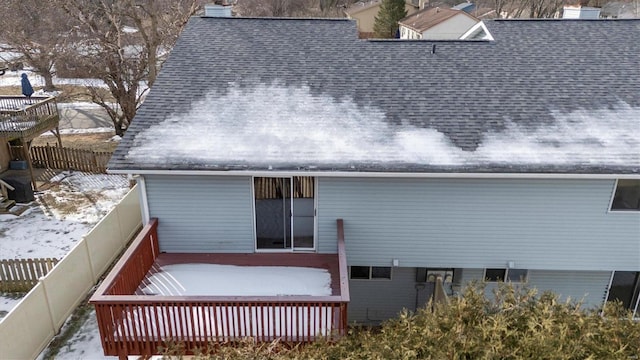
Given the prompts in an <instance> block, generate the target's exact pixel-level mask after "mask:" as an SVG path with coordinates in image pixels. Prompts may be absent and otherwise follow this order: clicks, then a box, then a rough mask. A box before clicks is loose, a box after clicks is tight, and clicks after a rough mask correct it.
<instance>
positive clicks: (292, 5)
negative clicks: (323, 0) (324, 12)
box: [234, 0, 320, 17]
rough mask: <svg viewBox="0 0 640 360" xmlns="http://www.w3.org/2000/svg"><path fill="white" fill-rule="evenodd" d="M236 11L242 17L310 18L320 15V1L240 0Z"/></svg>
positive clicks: (235, 7) (235, 8)
mask: <svg viewBox="0 0 640 360" xmlns="http://www.w3.org/2000/svg"><path fill="white" fill-rule="evenodd" d="M234 11H235V12H236V13H238V14H239V15H241V16H275V17H293V16H300V17H309V16H318V15H319V14H320V11H319V7H318V0H238V2H237V4H236V5H235V6H234Z"/></svg>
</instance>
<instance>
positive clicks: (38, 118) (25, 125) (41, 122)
mask: <svg viewBox="0 0 640 360" xmlns="http://www.w3.org/2000/svg"><path fill="white" fill-rule="evenodd" d="M59 121H60V117H59V115H58V107H57V105H56V100H55V98H53V97H31V98H26V97H22V96H2V97H0V137H8V138H9V139H14V138H32V137H34V136H37V135H39V134H41V133H42V132H44V131H47V130H51V129H53V128H55V127H56V126H58V123H59Z"/></svg>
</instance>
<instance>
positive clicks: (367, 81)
mask: <svg viewBox="0 0 640 360" xmlns="http://www.w3.org/2000/svg"><path fill="white" fill-rule="evenodd" d="M486 26H487V27H488V29H489V31H490V32H491V34H492V35H493V37H494V38H495V41H402V40H391V41H371V40H360V39H358V38H357V30H356V26H355V23H354V22H352V21H347V20H318V19H267V18H251V19H247V18H226V19H225V18H200V17H194V18H192V19H191V20H190V22H189V24H188V25H187V27H186V29H185V31H184V32H183V34H182V35H181V37H180V40H179V41H178V43H177V44H176V46H175V48H174V50H173V52H172V54H171V55H170V57H169V59H168V61H167V62H166V63H165V65H164V67H163V69H162V72H161V74H160V76H159V77H158V80H157V81H156V84H155V85H154V87H153V89H152V90H151V92H150V93H149V95H148V96H147V98H146V100H145V102H144V104H143V105H142V107H141V108H140V110H139V111H138V115H137V116H136V118H135V119H134V121H133V124H132V125H131V127H130V128H129V130H128V131H127V133H126V135H125V137H124V138H123V140H122V141H121V143H120V145H119V147H118V149H117V150H116V152H115V154H114V156H113V157H112V160H111V162H110V163H109V168H110V169H111V170H112V171H115V172H135V171H136V170H147V171H153V170H221V171H224V170H250V171H253V170H266V171H268V170H287V171H318V170H322V171H351V172H353V171H362V172H368V171H376V172H377V171H383V172H454V173H464V172H467V173H468V172H473V173H475V172H491V173H496V172H497V173H502V172H505V173H531V172H544V173H582V174H584V173H587V174H589V173H597V174H622V173H625V174H639V173H640V136H638V134H639V133H640V82H639V81H638V79H640V66H638V63H639V62H638V61H640V60H639V58H638V54H640V42H638V41H637V38H638V36H639V35H640V20H598V21H580V20H509V21H505V20H500V21H498V20H494V21H487V22H486Z"/></svg>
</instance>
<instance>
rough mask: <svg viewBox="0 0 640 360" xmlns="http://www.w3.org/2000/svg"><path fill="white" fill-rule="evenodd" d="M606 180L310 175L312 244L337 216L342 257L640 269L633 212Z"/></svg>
mask: <svg viewBox="0 0 640 360" xmlns="http://www.w3.org/2000/svg"><path fill="white" fill-rule="evenodd" d="M614 183H615V181H613V180H575V179H571V180H563V179H392V178H389V179H381V178H378V179H374V178H319V179H318V236H319V241H318V245H319V247H318V249H319V251H321V252H331V251H333V249H335V231H336V225H335V219H337V218H342V219H344V226H345V239H346V245H347V259H348V262H349V265H378V266H389V265H390V264H391V262H392V259H398V260H399V262H400V266H402V267H448V268H450V267H458V268H501V267H506V263H507V261H514V262H515V265H516V267H517V268H526V269H549V270H635V271H638V270H640V213H637V212H635V213H630V212H626V213H620V212H619V213H609V212H608V206H609V201H610V199H611V194H612V191H613V188H614Z"/></svg>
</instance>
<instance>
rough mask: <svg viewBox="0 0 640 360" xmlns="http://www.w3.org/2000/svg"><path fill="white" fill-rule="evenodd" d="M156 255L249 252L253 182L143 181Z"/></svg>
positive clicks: (247, 179)
mask: <svg viewBox="0 0 640 360" xmlns="http://www.w3.org/2000/svg"><path fill="white" fill-rule="evenodd" d="M145 180H146V187H147V199H148V203H149V215H150V216H151V217H157V218H158V220H159V221H158V239H159V241H160V250H161V251H166V252H196V253H207V252H253V251H254V248H255V245H254V244H255V240H254V239H255V237H254V233H253V232H254V224H253V200H252V199H253V198H252V194H251V177H235V176H149V175H147V176H145Z"/></svg>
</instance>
